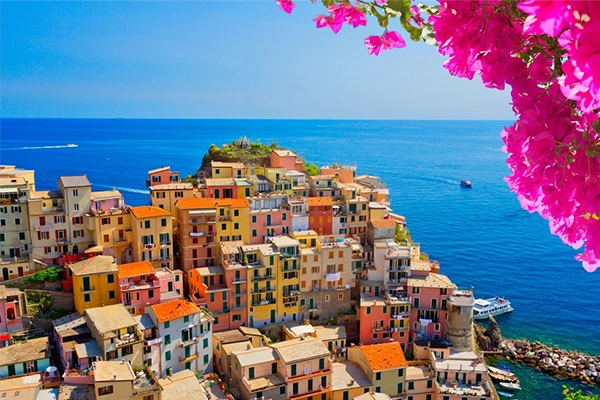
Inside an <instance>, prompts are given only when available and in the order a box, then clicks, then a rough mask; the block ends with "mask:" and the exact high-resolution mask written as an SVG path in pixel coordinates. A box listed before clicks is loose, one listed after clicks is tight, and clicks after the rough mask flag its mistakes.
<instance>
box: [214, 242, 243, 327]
mask: <svg viewBox="0 0 600 400" xmlns="http://www.w3.org/2000/svg"><path fill="white" fill-rule="evenodd" d="M243 245H244V243H243V242H242V241H236V242H221V243H219V263H220V264H221V265H222V266H223V269H224V271H225V283H226V285H227V287H229V288H230V290H229V304H230V307H231V311H230V312H229V314H226V315H221V316H219V325H221V321H223V322H224V321H225V319H229V328H228V329H237V328H240V327H242V326H247V325H248V283H247V279H248V263H247V262H245V261H244V260H243V254H242V246H243ZM219 329H220V328H219ZM213 330H214V331H215V332H218V331H217V330H216V329H213Z"/></svg>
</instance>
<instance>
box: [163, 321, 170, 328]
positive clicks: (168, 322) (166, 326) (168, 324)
mask: <svg viewBox="0 0 600 400" xmlns="http://www.w3.org/2000/svg"><path fill="white" fill-rule="evenodd" d="M164 327H165V329H169V328H170V327H171V321H167V322H165V325H164Z"/></svg>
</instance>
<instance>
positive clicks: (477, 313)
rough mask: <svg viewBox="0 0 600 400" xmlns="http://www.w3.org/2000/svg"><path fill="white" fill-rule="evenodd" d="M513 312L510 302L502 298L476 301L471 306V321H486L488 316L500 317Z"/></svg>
mask: <svg viewBox="0 0 600 400" xmlns="http://www.w3.org/2000/svg"><path fill="white" fill-rule="evenodd" d="M511 311H513V308H512V306H511V305H510V301H508V300H506V299H505V298H503V297H494V298H491V299H477V300H475V305H474V306H473V319H486V318H487V317H488V316H489V315H494V316H496V315H500V314H504V313H507V312H511Z"/></svg>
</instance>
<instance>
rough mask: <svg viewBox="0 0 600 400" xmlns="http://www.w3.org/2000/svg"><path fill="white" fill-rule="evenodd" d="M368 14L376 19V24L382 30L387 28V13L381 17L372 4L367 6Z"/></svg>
mask: <svg viewBox="0 0 600 400" xmlns="http://www.w3.org/2000/svg"><path fill="white" fill-rule="evenodd" d="M369 14H371V15H372V16H374V17H375V18H377V22H378V23H379V26H381V27H382V28H384V29H385V28H387V26H388V23H389V18H388V14H387V13H386V14H385V15H381V14H380V13H379V11H377V8H376V7H375V6H374V5H373V4H370V5H369Z"/></svg>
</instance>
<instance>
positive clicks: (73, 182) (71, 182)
mask: <svg viewBox="0 0 600 400" xmlns="http://www.w3.org/2000/svg"><path fill="white" fill-rule="evenodd" d="M60 180H61V182H62V184H63V186H64V187H80V186H91V185H92V184H91V183H90V181H89V180H88V178H87V176H85V175H80V176H61V177H60Z"/></svg>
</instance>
